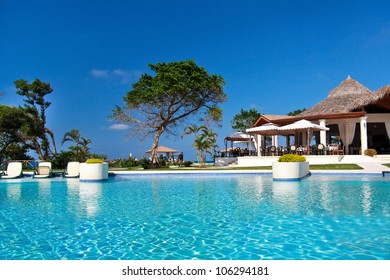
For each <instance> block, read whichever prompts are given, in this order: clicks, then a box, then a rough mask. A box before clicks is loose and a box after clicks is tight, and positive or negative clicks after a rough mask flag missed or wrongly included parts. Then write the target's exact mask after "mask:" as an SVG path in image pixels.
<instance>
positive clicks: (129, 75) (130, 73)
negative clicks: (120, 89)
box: [90, 69, 141, 84]
mask: <svg viewBox="0 0 390 280" xmlns="http://www.w3.org/2000/svg"><path fill="white" fill-rule="evenodd" d="M90 73H91V75H92V76H93V77H94V78H97V79H108V78H110V79H114V80H115V79H119V80H120V82H121V83H122V84H127V83H129V82H130V81H131V80H133V79H134V78H138V77H139V76H141V72H139V71H135V70H124V69H115V70H107V69H104V70H102V69H92V70H91V72H90Z"/></svg>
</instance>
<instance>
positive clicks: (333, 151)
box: [329, 144, 339, 155]
mask: <svg viewBox="0 0 390 280" xmlns="http://www.w3.org/2000/svg"><path fill="white" fill-rule="evenodd" d="M338 150H339V145H338V144H332V145H330V146H329V152H330V153H331V154H332V155H337V153H338Z"/></svg>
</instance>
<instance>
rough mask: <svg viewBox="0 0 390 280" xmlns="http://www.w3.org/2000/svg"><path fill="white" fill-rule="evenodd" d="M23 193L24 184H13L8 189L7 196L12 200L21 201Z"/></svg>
mask: <svg viewBox="0 0 390 280" xmlns="http://www.w3.org/2000/svg"><path fill="white" fill-rule="evenodd" d="M21 193H22V184H12V185H9V186H8V187H7V196H8V198H9V199H11V200H19V199H20V196H21Z"/></svg>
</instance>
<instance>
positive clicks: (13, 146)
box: [0, 105, 29, 161]
mask: <svg viewBox="0 0 390 280" xmlns="http://www.w3.org/2000/svg"><path fill="white" fill-rule="evenodd" d="M27 120H28V116H27V114H26V112H25V111H24V110H23V109H22V108H20V107H11V106H6V105H0V160H1V161H4V160H8V159H16V158H17V159H27V158H29V157H28V156H27V154H26V153H27V150H28V148H29V147H28V145H26V143H25V142H24V140H23V139H24V138H23V134H22V130H24V129H25V128H26V126H27V125H28V123H27Z"/></svg>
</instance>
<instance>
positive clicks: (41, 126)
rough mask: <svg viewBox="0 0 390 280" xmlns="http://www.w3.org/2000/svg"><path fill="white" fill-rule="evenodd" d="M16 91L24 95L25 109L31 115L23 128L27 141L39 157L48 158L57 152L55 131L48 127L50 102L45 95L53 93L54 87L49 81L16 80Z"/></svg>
mask: <svg viewBox="0 0 390 280" xmlns="http://www.w3.org/2000/svg"><path fill="white" fill-rule="evenodd" d="M15 86H16V93H17V94H19V95H21V96H24V97H25V99H24V102H25V104H24V110H25V112H26V113H27V115H28V117H29V121H28V124H29V125H28V126H26V127H25V129H24V130H23V135H24V138H25V141H26V142H28V143H29V144H31V148H32V149H34V150H35V151H36V152H37V154H38V156H39V158H40V159H42V160H44V159H48V158H49V157H50V156H51V155H55V154H57V149H56V145H55V140H54V133H53V132H52V131H51V130H50V129H49V128H48V127H46V109H47V108H48V107H49V106H50V104H51V103H50V102H48V101H47V100H46V99H45V96H46V95H48V94H50V93H52V92H53V89H52V88H51V86H50V84H49V83H45V82H42V81H40V80H39V79H35V80H34V81H33V82H32V83H31V84H29V83H28V82H27V81H26V80H22V79H20V80H17V81H15ZM48 135H49V136H50V138H51V141H52V145H53V150H51V149H50V146H51V145H50V142H49V139H48Z"/></svg>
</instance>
